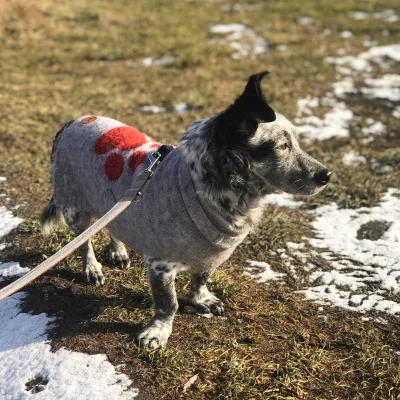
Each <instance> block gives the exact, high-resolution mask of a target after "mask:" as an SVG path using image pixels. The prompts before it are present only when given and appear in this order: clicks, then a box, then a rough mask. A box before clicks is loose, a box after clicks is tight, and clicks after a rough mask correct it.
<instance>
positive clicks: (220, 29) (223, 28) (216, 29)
mask: <svg viewBox="0 0 400 400" xmlns="http://www.w3.org/2000/svg"><path fill="white" fill-rule="evenodd" d="M246 29H247V28H246V27H245V26H244V25H243V24H219V25H214V26H211V27H210V32H211V33H232V32H244V31H245V30H246Z"/></svg>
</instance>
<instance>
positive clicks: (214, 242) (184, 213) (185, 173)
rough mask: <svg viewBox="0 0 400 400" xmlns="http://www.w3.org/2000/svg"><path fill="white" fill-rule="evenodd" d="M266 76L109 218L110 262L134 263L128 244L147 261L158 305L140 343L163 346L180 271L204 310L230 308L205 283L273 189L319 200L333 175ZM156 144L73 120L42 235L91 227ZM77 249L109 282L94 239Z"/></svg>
mask: <svg viewBox="0 0 400 400" xmlns="http://www.w3.org/2000/svg"><path fill="white" fill-rule="evenodd" d="M267 75H268V72H267V71H264V72H261V73H258V74H255V75H252V76H251V77H250V78H249V80H248V83H247V85H246V87H245V89H244V91H243V93H242V94H241V95H240V96H239V97H238V98H237V99H236V100H235V101H234V103H233V104H231V105H230V106H229V107H228V108H227V109H226V110H224V111H222V112H219V113H217V114H216V115H214V116H212V117H210V118H208V119H202V120H198V121H195V122H194V123H193V124H192V125H191V126H190V127H189V128H188V130H187V131H186V133H185V134H184V135H183V137H182V139H181V140H180V142H179V145H178V146H177V147H175V148H173V149H172V150H171V149H170V150H171V151H170V152H169V153H168V154H167V155H166V157H165V158H164V160H163V161H162V162H161V163H160V164H159V166H158V167H157V169H156V171H155V173H154V175H153V177H152V178H151V180H149V181H148V183H147V184H146V186H145V187H144V188H143V193H142V194H143V199H142V201H141V202H137V203H132V204H131V205H130V206H129V207H128V208H127V209H126V210H125V211H124V212H123V213H122V214H121V215H120V216H118V217H117V218H116V219H115V220H114V221H112V222H111V223H110V225H109V231H110V237H111V243H110V245H109V253H110V257H111V259H112V260H113V261H114V263H115V264H116V265H117V266H119V267H121V268H126V267H128V266H129V265H130V261H129V257H128V254H127V251H126V248H125V245H127V246H129V247H130V248H131V249H132V250H134V251H136V252H138V253H139V254H141V255H142V256H143V258H144V261H145V263H146V265H147V269H148V278H149V282H150V287H151V292H152V296H153V301H154V308H155V311H154V315H153V317H152V318H151V320H150V322H149V323H148V325H147V326H146V327H145V328H144V329H143V330H142V331H141V332H140V333H139V334H138V336H137V340H138V342H139V344H140V345H141V346H142V347H146V348H151V349H155V348H158V347H162V346H165V345H166V343H167V340H168V338H169V336H170V335H171V332H172V322H173V319H174V315H175V313H176V311H177V309H178V302H177V299H176V293H175V284H174V282H175V277H176V275H177V274H178V273H187V274H190V275H191V289H190V292H189V301H190V302H191V304H192V305H193V306H194V307H195V308H196V309H197V310H198V312H200V313H212V314H215V315H219V314H221V313H222V312H223V311H224V304H223V302H222V301H221V300H220V299H218V298H217V297H216V296H215V295H214V294H213V293H211V292H210V291H209V290H208V288H207V281H208V279H209V278H210V276H211V274H212V273H213V271H214V270H215V269H216V268H217V267H219V266H220V265H221V264H222V263H223V262H224V261H226V260H227V259H228V258H229V257H230V255H231V254H232V252H233V251H234V249H235V248H236V247H237V246H238V245H239V244H240V243H241V242H242V241H243V239H244V238H245V237H246V236H247V235H248V234H249V232H251V231H252V230H253V229H254V228H255V227H256V226H257V224H258V223H259V221H260V219H261V216H262V213H263V197H264V196H265V195H267V194H268V193H272V192H274V191H276V190H281V191H284V192H288V193H293V194H301V195H312V194H315V193H317V192H319V191H320V190H322V189H323V188H324V187H326V185H327V184H328V182H329V180H330V176H331V171H330V170H329V169H327V168H326V167H325V166H323V165H322V164H321V163H319V162H318V161H317V160H315V159H314V158H312V157H311V156H310V155H308V154H307V153H305V152H304V151H303V150H302V149H301V148H300V146H299V143H298V135H297V133H296V129H295V128H294V126H293V125H292V124H291V123H290V122H289V121H288V120H287V119H286V118H285V117H284V116H282V115H281V114H279V113H277V112H275V111H274V110H273V109H272V108H271V107H270V106H269V104H268V102H267V99H266V97H265V95H264V93H263V89H262V87H261V81H262V80H263V79H264V78H265V77H266V76H267ZM158 146H160V143H158V142H156V141H154V140H153V139H151V138H149V137H148V136H147V135H145V134H143V133H141V132H139V131H137V130H136V129H134V128H131V127H128V126H126V125H124V124H122V123H121V122H119V121H115V120H113V119H110V118H105V117H96V116H85V117H81V118H78V119H77V120H74V121H70V122H69V123H68V124H66V125H65V126H64V127H63V128H62V129H61V130H60V132H58V134H57V136H56V139H55V140H54V143H53V149H52V156H51V170H52V184H53V193H54V194H53V198H52V199H51V200H50V202H49V203H48V204H47V206H46V207H45V208H44V210H43V213H42V217H41V229H42V232H43V233H44V234H48V233H49V232H50V231H51V230H52V229H53V228H54V227H55V226H57V225H58V224H60V223H62V222H63V220H64V221H65V222H66V223H67V225H68V226H69V227H70V228H71V229H72V231H73V232H74V233H75V234H80V233H81V232H83V231H84V230H85V229H87V228H88V227H89V225H90V222H91V220H92V218H93V217H95V218H100V217H101V216H102V215H104V214H105V213H106V212H107V211H108V210H109V209H110V208H111V207H112V206H113V205H115V203H116V202H117V201H118V199H120V198H121V197H122V195H123V194H124V192H125V191H126V190H127V189H129V187H130V185H132V183H133V182H134V180H135V179H136V178H137V176H138V174H140V173H141V171H143V169H144V168H145V165H146V162H145V160H146V156H147V155H148V154H149V152H154V151H156V149H157V148H158ZM80 251H81V255H82V263H83V276H84V279H85V281H86V282H88V283H93V284H95V285H103V284H104V276H103V273H102V270H101V265H100V264H99V263H98V262H97V260H96V257H95V255H94V252H93V247H92V245H91V242H90V240H89V241H88V242H87V243H86V244H84V245H83V246H82V247H81V249H80Z"/></svg>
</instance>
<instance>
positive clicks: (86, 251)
mask: <svg viewBox="0 0 400 400" xmlns="http://www.w3.org/2000/svg"><path fill="white" fill-rule="evenodd" d="M62 213H63V215H64V219H65V222H66V223H67V225H68V226H69V227H70V228H71V230H72V231H73V232H74V233H75V235H79V234H81V233H82V232H83V231H85V230H86V229H87V228H89V226H90V221H91V219H92V217H91V215H90V214H88V213H85V212H81V211H79V210H77V209H76V208H73V207H63V208H62ZM80 252H81V256H82V267H83V268H82V274H83V279H84V280H85V282H86V283H93V284H94V285H96V286H100V285H104V276H103V273H102V271H101V264H100V263H99V262H98V261H97V260H96V256H95V255H94V251H93V246H92V243H91V240H90V239H89V240H88V241H87V242H86V243H84V244H83V245H82V246H81V247H80Z"/></svg>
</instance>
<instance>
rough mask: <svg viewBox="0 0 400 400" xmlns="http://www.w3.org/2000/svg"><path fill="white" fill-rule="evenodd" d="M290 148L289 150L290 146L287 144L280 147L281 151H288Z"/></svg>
mask: <svg viewBox="0 0 400 400" xmlns="http://www.w3.org/2000/svg"><path fill="white" fill-rule="evenodd" d="M288 148H289V146H288V144H287V143H282V144H280V145H279V149H280V150H286V149H288Z"/></svg>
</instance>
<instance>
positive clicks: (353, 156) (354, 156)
mask: <svg viewBox="0 0 400 400" xmlns="http://www.w3.org/2000/svg"><path fill="white" fill-rule="evenodd" d="M365 162H367V159H366V158H365V157H364V156H362V155H360V154H359V153H357V152H355V151H349V152H348V153H345V154H343V157H342V163H343V164H345V165H352V164H355V163H365Z"/></svg>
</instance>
